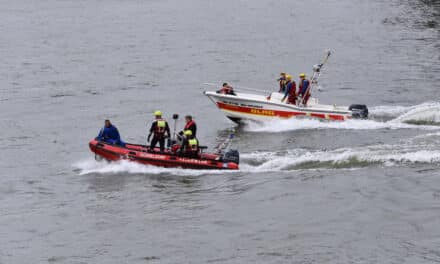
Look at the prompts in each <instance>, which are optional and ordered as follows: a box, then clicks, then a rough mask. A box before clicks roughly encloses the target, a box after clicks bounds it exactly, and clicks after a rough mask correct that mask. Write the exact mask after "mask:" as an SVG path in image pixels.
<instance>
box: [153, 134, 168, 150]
mask: <svg viewBox="0 0 440 264" xmlns="http://www.w3.org/2000/svg"><path fill="white" fill-rule="evenodd" d="M157 142H159V146H160V151H161V152H163V151H164V149H165V138H164V137H153V139H152V140H151V145H150V150H154V147H156V144H157Z"/></svg>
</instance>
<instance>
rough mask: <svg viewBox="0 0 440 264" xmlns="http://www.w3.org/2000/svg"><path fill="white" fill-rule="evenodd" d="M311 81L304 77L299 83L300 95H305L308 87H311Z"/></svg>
mask: <svg viewBox="0 0 440 264" xmlns="http://www.w3.org/2000/svg"><path fill="white" fill-rule="evenodd" d="M309 85H310V82H309V80H307V79H304V80H302V81H301V83H300V84H299V88H300V91H299V94H300V95H304V93H305V92H306V91H307V88H309Z"/></svg>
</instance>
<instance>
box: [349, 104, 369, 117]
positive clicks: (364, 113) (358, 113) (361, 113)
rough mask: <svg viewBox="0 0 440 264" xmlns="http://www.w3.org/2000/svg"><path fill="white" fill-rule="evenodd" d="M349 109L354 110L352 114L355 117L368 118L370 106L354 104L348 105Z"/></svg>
mask: <svg viewBox="0 0 440 264" xmlns="http://www.w3.org/2000/svg"><path fill="white" fill-rule="evenodd" d="M348 110H350V111H351V112H352V114H351V116H352V117H353V118H361V119H365V118H368V108H367V106H366V105H361V104H352V105H350V107H348Z"/></svg>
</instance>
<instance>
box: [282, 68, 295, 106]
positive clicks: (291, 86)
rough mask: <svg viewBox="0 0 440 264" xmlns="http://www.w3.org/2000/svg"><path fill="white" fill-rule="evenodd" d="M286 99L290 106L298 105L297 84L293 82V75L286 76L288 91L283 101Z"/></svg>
mask: <svg viewBox="0 0 440 264" xmlns="http://www.w3.org/2000/svg"><path fill="white" fill-rule="evenodd" d="M286 97H287V103H288V104H296V83H295V81H294V80H292V76H291V75H287V76H286V90H285V92H284V97H283V99H282V100H281V101H282V102H284V100H285V99H286Z"/></svg>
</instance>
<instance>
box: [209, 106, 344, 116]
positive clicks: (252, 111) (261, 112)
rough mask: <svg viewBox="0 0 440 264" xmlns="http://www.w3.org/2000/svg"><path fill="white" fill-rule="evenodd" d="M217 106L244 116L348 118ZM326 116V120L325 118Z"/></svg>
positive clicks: (311, 113)
mask: <svg viewBox="0 0 440 264" xmlns="http://www.w3.org/2000/svg"><path fill="white" fill-rule="evenodd" d="M217 106H218V108H220V109H223V110H227V111H233V112H239V113H244V114H251V115H259V116H273V117H282V118H291V117H295V116H306V115H308V114H309V115H310V116H311V117H316V118H321V119H331V120H345V119H347V118H349V117H348V116H345V115H337V114H322V113H313V112H298V111H280V110H269V109H258V108H251V107H246V106H238V105H230V104H225V103H222V102H217ZM326 115H327V116H328V118H326Z"/></svg>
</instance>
